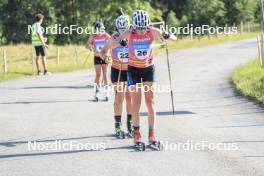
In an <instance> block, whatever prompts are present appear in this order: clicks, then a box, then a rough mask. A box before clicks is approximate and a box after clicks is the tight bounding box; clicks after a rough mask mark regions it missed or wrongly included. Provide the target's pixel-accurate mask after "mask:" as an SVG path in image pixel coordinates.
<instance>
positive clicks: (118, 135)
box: [115, 128, 126, 139]
mask: <svg viewBox="0 0 264 176" xmlns="http://www.w3.org/2000/svg"><path fill="white" fill-rule="evenodd" d="M115 136H116V138H118V139H125V138H126V136H125V132H124V131H122V130H121V129H120V128H116V129H115Z"/></svg>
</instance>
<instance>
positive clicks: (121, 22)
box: [115, 15, 130, 32]
mask: <svg viewBox="0 0 264 176" xmlns="http://www.w3.org/2000/svg"><path fill="white" fill-rule="evenodd" d="M115 25H116V29H117V30H118V31H121V32H122V31H125V30H128V29H129V28H130V20H129V16H127V15H120V16H119V17H117V18H116V20H115Z"/></svg>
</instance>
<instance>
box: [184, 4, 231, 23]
mask: <svg viewBox="0 0 264 176" xmlns="http://www.w3.org/2000/svg"><path fill="white" fill-rule="evenodd" d="M185 13H186V15H187V17H188V19H189V23H192V24H194V26H201V25H211V26H216V25H223V24H224V18H225V14H226V11H225V6H224V3H223V2H222V1H221V0H187V4H186V7H185Z"/></svg>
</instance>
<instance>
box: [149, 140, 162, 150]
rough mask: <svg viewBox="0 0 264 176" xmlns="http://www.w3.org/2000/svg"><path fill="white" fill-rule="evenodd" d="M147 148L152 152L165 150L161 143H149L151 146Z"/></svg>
mask: <svg viewBox="0 0 264 176" xmlns="http://www.w3.org/2000/svg"><path fill="white" fill-rule="evenodd" d="M147 148H149V149H151V150H155V151H162V150H163V146H162V143H161V142H160V141H152V142H149V144H148V145H147Z"/></svg>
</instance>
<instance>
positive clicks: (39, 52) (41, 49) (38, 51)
mask: <svg viewBox="0 0 264 176" xmlns="http://www.w3.org/2000/svg"><path fill="white" fill-rule="evenodd" d="M35 51H36V55H37V56H40V55H41V56H46V50H45V47H44V46H43V45H40V46H35Z"/></svg>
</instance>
